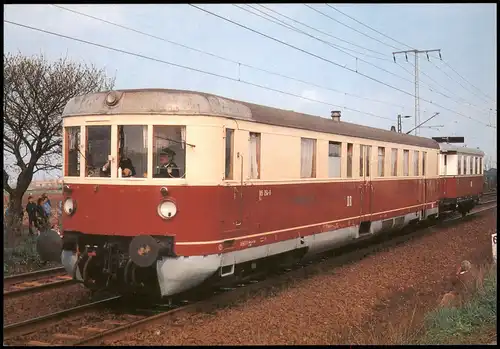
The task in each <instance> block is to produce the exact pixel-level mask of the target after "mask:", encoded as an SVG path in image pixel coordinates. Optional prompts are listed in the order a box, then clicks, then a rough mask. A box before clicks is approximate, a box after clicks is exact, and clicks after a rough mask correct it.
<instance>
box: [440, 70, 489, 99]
mask: <svg viewBox="0 0 500 349" xmlns="http://www.w3.org/2000/svg"><path fill="white" fill-rule="evenodd" d="M443 63H444V64H446V65H447V66H448V68H450V69H451V70H453V71H454V72H455V74H457V75H458V76H460V77H461V78H462V80H464V81H465V82H466V83H468V84H469V85H471V86H472V87H474V88H475V89H476V90H478V91H479V92H481V93H482V94H483V95H484V96H485V97H487V98H489V99H490V100H491V101H493V102H495V100H494V99H493V98H491V97H490V96H488V95H487V94H486V93H484V92H483V91H481V90H480V89H479V88H477V87H476V86H474V85H473V84H472V83H471V82H470V81H468V80H467V79H466V78H464V77H463V76H462V75H460V74H459V73H458V72H457V71H456V70H455V69H453V67H452V66H451V65H449V64H448V62H446V61H443Z"/></svg>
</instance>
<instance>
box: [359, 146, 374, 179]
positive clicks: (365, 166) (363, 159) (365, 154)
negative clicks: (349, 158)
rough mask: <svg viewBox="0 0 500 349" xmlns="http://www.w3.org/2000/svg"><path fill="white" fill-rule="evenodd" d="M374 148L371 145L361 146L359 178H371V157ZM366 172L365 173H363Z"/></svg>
mask: <svg viewBox="0 0 500 349" xmlns="http://www.w3.org/2000/svg"><path fill="white" fill-rule="evenodd" d="M371 150H372V147H371V146H370V145H360V146H359V155H360V156H359V176H360V177H363V176H367V177H369V176H370V156H371ZM363 170H364V172H363Z"/></svg>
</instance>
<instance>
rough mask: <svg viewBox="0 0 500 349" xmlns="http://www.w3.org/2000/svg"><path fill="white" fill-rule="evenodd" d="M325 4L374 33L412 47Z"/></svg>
mask: <svg viewBox="0 0 500 349" xmlns="http://www.w3.org/2000/svg"><path fill="white" fill-rule="evenodd" d="M325 5H327V6H328V7H331V8H332V9H334V10H335V11H337V12H339V13H341V14H343V15H344V16H346V17H349V18H350V19H352V20H353V21H355V22H357V23H359V24H361V25H362V26H364V27H366V28H368V29H371V30H373V31H374V32H376V33H378V34H380V35H382V36H385V37H386V38H388V39H391V40H392V41H394V42H397V43H398V44H400V45H403V46H406V47H408V48H409V49H413V47H411V46H409V45H407V44H404V43H402V42H401V41H398V40H396V39H394V38H391V37H390V36H388V35H386V34H384V33H382V32H380V31H378V30H377V29H374V28H372V27H370V26H369V25H366V24H364V23H363V22H360V21H358V20H357V19H356V18H354V17H351V16H349V15H348V14H346V13H344V12H342V11H340V10H339V9H337V8H336V7H334V6H332V5H330V4H325ZM398 50H399V49H398Z"/></svg>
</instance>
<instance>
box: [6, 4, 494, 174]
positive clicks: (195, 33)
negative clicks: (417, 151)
mask: <svg viewBox="0 0 500 349" xmlns="http://www.w3.org/2000/svg"><path fill="white" fill-rule="evenodd" d="M64 6H65V7H67V8H71V9H74V10H76V11H79V12H83V13H86V14H89V15H92V16H95V17H99V18H102V19H105V20H108V21H111V22H114V23H117V24H120V25H123V26H127V27H131V28H134V29H136V30H139V31H143V32H146V33H149V34H152V35H156V36H158V37H162V38H164V39H167V40H170V41H174V42H177V43H181V44H183V45H187V46H190V47H192V48H196V49H198V50H203V51H207V52H210V53H213V54H216V55H218V56H221V57H224V58H227V59H229V60H232V61H236V62H240V63H242V64H247V65H252V66H254V67H258V68H262V69H266V70H269V71H273V72H276V73H279V74H282V75H287V76H290V77H293V78H296V79H301V80H305V81H308V82H311V83H313V84H315V85H320V86H323V87H327V88H328V89H332V90H336V91H339V92H334V91H332V90H328V89H324V88H319V87H315V86H310V85H305V84H302V83H298V82H295V81H292V80H288V79H284V78H281V77H277V76H275V75H269V74H266V73H263V72H259V71H257V70H254V69H250V68H248V67H243V66H240V67H239V66H238V64H236V63H231V62H227V61H224V60H221V59H218V58H214V57H211V56H208V55H205V54H202V53H199V52H194V51H192V50H189V49H185V48H182V47H179V46H176V45H173V44H170V43H166V42H164V41H160V40H157V39H153V38H151V37H147V36H144V35H140V34H138V33H134V32H130V31H127V30H124V29H121V28H117V27H115V26H112V25H109V24H106V23H102V22H100V21H97V20H94V19H90V18H87V17H83V16H81V15H77V14H75V13H70V12H67V11H64V10H61V9H59V8H56V7H54V6H51V5H7V6H4V9H5V11H4V19H6V20H10V21H14V22H18V23H21V24H26V25H30V26H33V27H37V28H41V29H45V30H49V31H53V32H57V33H61V34H64V35H68V36H73V37H76V38H80V39H83V40H88V41H92V42H96V43H99V44H102V45H107V46H112V47H115V48H119V49H122V50H126V51H130V52H134V53H139V54H141V55H144V56H149V57H153V58H156V59H161V60H164V61H170V62H173V63H176V64H182V65H186V66H190V67H193V68H196V69H200V70H205V71H209V72H213V73H216V74H220V75H225V76H229V77H232V78H234V79H238V78H240V79H242V80H246V81H248V82H251V83H254V84H259V85H264V86H267V87H269V88H273V89H279V90H283V91H286V92H288V93H291V94H294V95H298V96H303V97H306V98H309V99H313V100H319V101H323V102H327V103H330V104H334V105H338V106H341V107H344V108H346V109H343V111H342V118H343V120H345V121H349V122H355V123H359V124H363V125H368V126H374V127H380V128H384V129H389V128H390V126H391V125H395V124H396V117H397V114H404V115H414V98H413V97H412V96H409V95H406V94H404V93H402V92H400V91H397V90H395V89H392V88H389V87H387V86H384V85H382V84H379V83H376V82H374V81H372V80H370V79H367V78H365V77H363V76H361V75H359V74H356V73H355V72H351V71H348V70H346V69H343V68H341V67H339V66H336V65H333V64H330V63H327V62H324V61H322V60H320V59H317V58H314V57H311V56H309V55H307V54H305V53H303V52H299V51H297V50H294V49H292V48H289V47H287V46H285V45H282V44H280V43H277V42H274V41H272V40H269V39H267V38H264V37H262V36H260V35H257V34H255V33H252V32H250V31H248V30H245V29H243V28H240V27H238V26H236V25H234V24H231V23H228V22H226V21H223V20H221V19H219V18H216V17H214V16H211V15H209V14H207V13H205V12H202V11H200V10H198V9H196V8H193V7H191V6H189V5H187V4H178V5H166V4H164V5H64ZM197 6H200V7H202V8H205V9H207V10H209V11H211V12H214V13H217V14H219V15H220V16H223V17H226V18H229V19H231V20H233V21H236V22H238V23H241V24H243V25H246V26H248V27H251V28H253V29H255V30H258V31H260V32H263V33H265V34H267V35H271V36H273V37H275V38H278V39H280V40H282V41H285V42H287V43H289V44H291V45H294V46H297V47H300V48H302V49H304V50H307V51H309V52H312V53H314V54H316V55H319V56H322V57H325V58H327V59H329V60H331V61H334V62H336V63H338V64H339V65H341V66H345V67H346V68H349V69H354V70H356V69H357V70H358V71H359V72H361V73H363V74H365V75H368V76H370V77H373V78H375V79H378V80H380V81H383V82H384V83H386V84H389V85H392V86H393V87H395V88H397V89H400V90H404V91H407V92H409V93H411V94H413V93H414V84H413V79H414V77H413V71H414V66H413V65H412V64H411V63H407V62H406V60H405V58H404V55H399V56H397V62H398V63H397V64H395V63H394V62H393V60H392V59H393V58H392V52H393V51H396V48H399V49H400V50H404V49H408V47H405V46H403V45H401V44H399V43H397V42H394V41H392V40H390V39H388V38H386V37H384V36H382V35H380V34H378V33H376V32H374V31H372V30H370V29H368V28H366V27H364V26H363V25H361V24H359V23H357V22H355V21H353V20H352V19H350V18H348V17H346V16H344V15H343V14H341V13H339V12H337V11H335V10H334V9H332V8H330V7H327V6H326V5H324V4H312V5H310V6H312V7H313V8H315V9H317V10H319V11H321V12H323V13H325V14H327V15H328V16H330V17H332V18H334V19H336V20H338V21H340V22H342V23H344V24H346V25H348V26H351V27H352V28H354V29H356V30H358V31H360V32H363V33H365V34H366V35H368V36H371V37H372V38H369V37H367V36H365V35H362V34H360V33H358V32H356V31H354V30H352V29H350V28H347V27H346V26H343V25H341V24H339V23H338V22H336V21H334V20H332V19H329V18H327V17H325V16H323V15H321V14H319V13H317V12H315V11H313V10H311V9H310V8H308V7H306V6H305V5H303V4H270V5H265V6H266V7H267V8H269V9H272V10H274V11H276V12H278V13H280V14H283V15H285V16H288V17H290V18H293V19H295V20H296V21H300V22H302V23H305V24H307V25H309V26H310V27H313V28H315V29H317V30H321V31H323V32H326V33H328V34H330V35H332V36H335V37H337V38H340V39H342V40H344V42H342V41H339V40H337V39H334V38H332V37H331V36H327V35H324V34H321V33H319V32H317V31H314V30H312V29H310V28H307V27H303V26H301V25H300V24H297V23H294V22H290V21H289V20H288V19H286V18H284V17H279V15H277V14H276V13H273V12H270V11H268V10H266V9H265V8H263V7H259V6H257V5H252V6H253V7H254V8H255V9H258V10H261V11H263V12H266V11H267V13H268V14H270V15H272V16H274V17H277V18H279V19H281V20H282V21H285V22H286V23H289V24H290V25H294V26H295V27H297V28H300V30H303V31H306V32H307V33H310V34H311V35H314V36H317V37H318V38H320V39H322V40H327V41H329V42H330V43H331V44H334V45H339V46H342V47H343V48H348V49H350V50H354V51H356V52H353V51H345V52H349V53H350V55H347V54H345V53H344V52H341V51H340V50H337V49H335V48H332V47H331V46H329V45H327V44H325V43H324V42H320V41H318V40H315V39H313V38H311V37H308V36H306V35H303V34H301V33H297V32H294V31H292V30H289V29H287V28H284V27H282V26H279V25H277V24H275V23H272V22H270V21H268V20H265V19H263V18H260V17H258V16H255V15H252V14H251V13H249V12H246V11H244V10H242V9H240V8H237V7H235V6H232V5H229V4H224V5H218V4H213V5H197ZM239 6H242V7H244V8H246V9H247V10H249V11H253V12H254V13H258V14H260V15H262V13H261V12H257V11H256V10H255V9H252V8H250V7H247V6H246V5H239ZM334 7H335V8H337V9H339V10H340V11H342V12H344V13H346V14H348V15H349V16H352V17H353V18H355V19H357V20H358V21H360V22H362V23H364V24H367V25H369V26H371V27H372V28H374V29H376V30H378V31H380V32H382V33H384V34H386V35H387V36H389V37H391V38H394V39H396V40H397V41H399V42H401V43H404V44H405V45H408V46H410V47H414V48H417V49H421V50H425V49H434V48H440V49H441V50H442V51H441V52H442V57H443V60H444V61H445V62H447V63H448V65H449V66H451V67H452V68H453V69H455V70H456V71H457V72H458V73H459V74H460V75H461V76H463V77H464V78H465V79H467V80H468V81H469V82H470V83H472V84H473V85H474V86H475V87H477V88H479V89H480V91H481V92H480V91H478V90H477V89H475V88H474V87H471V86H470V85H469V84H468V83H467V82H465V81H464V80H462V78H461V77H460V76H459V75H457V74H456V73H455V72H453V71H452V70H451V69H450V68H449V66H448V65H445V64H444V63H443V62H441V61H440V60H439V58H438V57H437V54H435V53H432V54H430V62H429V61H427V57H426V56H425V54H423V55H421V56H420V71H421V73H420V80H421V85H420V97H421V98H422V99H426V100H428V101H432V102H433V103H434V104H429V103H428V102H424V101H422V100H421V101H420V119H421V121H423V120H425V119H427V118H429V117H430V116H432V115H433V114H434V113H435V112H439V113H440V114H439V116H437V117H436V118H434V119H433V120H431V121H430V122H429V123H428V125H444V126H445V127H443V128H441V129H440V130H439V131H436V130H432V129H426V128H424V129H421V133H420V135H422V136H425V137H433V136H440V135H457V136H465V138H466V144H467V146H471V147H480V148H481V149H482V150H484V151H485V152H486V153H487V155H488V156H489V157H491V159H492V160H494V161H496V129H495V128H489V127H485V125H484V124H491V123H493V124H494V125H495V126H496V115H497V114H496V95H497V93H496V88H497V86H496V81H497V70H496V69H497V67H496V61H497V48H496V39H497V38H496V4H446V5H444V4H443V5H434V4H432V5H431V4H425V5H424V4H416V5H413V4H411V5H410V4H404V5H403V4H391V5H389V4H385V5H379V4H340V5H334ZM4 28H5V29H4V51H6V52H17V51H20V52H22V53H23V54H26V55H32V54H39V53H43V54H44V55H46V56H47V57H48V58H49V59H57V58H59V57H61V56H64V55H68V57H69V58H71V59H74V60H78V61H83V62H86V63H91V64H94V65H96V66H98V67H105V68H106V71H107V72H108V74H111V75H116V88H121V89H127V88H147V87H156V88H175V89H188V90H198V91H204V92H210V93H214V94H218V95H221V96H225V97H229V98H235V99H240V100H244V101H248V102H253V103H258V104H264V105H269V106H273V107H278V108H282V109H289V110H295V111H300V112H304V113H310V114H314V115H319V116H324V117H328V116H329V114H330V111H331V110H332V109H339V108H335V107H333V106H331V105H327V104H324V103H318V102H314V101H311V100H304V99H301V98H298V97H293V96H289V95H284V94H281V93H277V92H271V91H268V90H264V89H261V88H257V87H254V86H250V85H247V84H243V83H240V82H235V81H228V80H225V79H221V78H217V77H214V76H209V75H205V74H201V73H198V72H193V71H189V70H185V69H181V68H177V67H173V66H170V65H167V64H162V63H158V62H154V61H151V60H146V59H143V58H138V57H134V56H129V55H125V54H123V53H118V52H112V51H109V50H106V49H102V48H98V47H93V46H89V45H86V44H82V43H79V42H75V41H70V40H67V39H63V38H60V37H54V36H51V35H47V34H44V33H38V32H34V31H31V30H28V29H25V28H19V27H16V26H13V25H11V24H4ZM373 38H375V39H378V40H380V41H382V43H381V42H379V41H377V40H374V39H373ZM346 42H347V43H346ZM353 44H354V45H353ZM355 45H357V46H355ZM374 51H375V52H376V53H375V52H374ZM356 57H358V60H356ZM374 57H377V58H374ZM408 58H409V60H410V62H413V56H412V55H409V57H408ZM361 60H364V61H365V62H368V63H365V62H362V61H361ZM370 64H372V65H370ZM373 65H375V66H377V67H379V68H376V67H374V66H373ZM382 69H384V70H385V71H383V70H382ZM394 74H396V75H398V76H395V75H394ZM446 74H447V75H446ZM429 77H430V78H429ZM431 79H432V80H431ZM460 84H461V85H463V86H461V85H460ZM430 89H431V90H432V91H430ZM438 91H439V92H440V93H441V94H440V93H439V92H438ZM346 94H347V95H346ZM484 94H486V95H487V96H489V98H488V97H486V96H485V95H484ZM352 95H356V96H358V97H354V96H352ZM373 100H377V101H383V103H381V102H375V101H373ZM435 104H439V105H440V106H442V107H444V108H446V109H451V110H452V111H449V110H446V109H444V108H442V107H438V106H436V105H435ZM348 108H351V109H357V110H359V111H363V112H367V113H369V114H376V115H378V116H382V117H383V118H389V119H393V121H391V120H387V119H383V118H377V117H375V116H373V115H367V114H363V113H358V112H354V111H352V110H349V109H348ZM490 109H492V110H493V111H490ZM453 111H455V112H456V113H454V112H453ZM457 113H460V114H463V115H458V114H457ZM466 116H469V117H471V118H473V119H476V120H479V121H480V122H482V123H483V124H481V123H478V122H474V121H472V120H470V119H468V118H466ZM413 126H414V120H413V119H406V120H404V122H403V130H409V129H411V128H413ZM48 177H51V176H48Z"/></svg>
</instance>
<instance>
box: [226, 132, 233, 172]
mask: <svg viewBox="0 0 500 349" xmlns="http://www.w3.org/2000/svg"><path fill="white" fill-rule="evenodd" d="M225 138H226V141H225V147H224V153H225V157H224V158H225V159H226V160H225V167H224V168H225V171H224V179H233V148H234V130H233V129H230V128H226V137H225Z"/></svg>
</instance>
